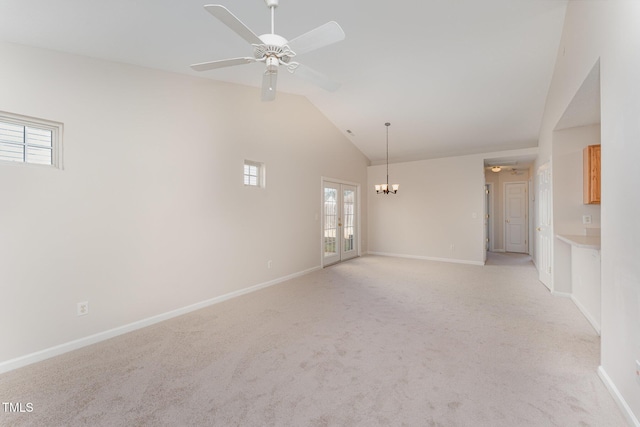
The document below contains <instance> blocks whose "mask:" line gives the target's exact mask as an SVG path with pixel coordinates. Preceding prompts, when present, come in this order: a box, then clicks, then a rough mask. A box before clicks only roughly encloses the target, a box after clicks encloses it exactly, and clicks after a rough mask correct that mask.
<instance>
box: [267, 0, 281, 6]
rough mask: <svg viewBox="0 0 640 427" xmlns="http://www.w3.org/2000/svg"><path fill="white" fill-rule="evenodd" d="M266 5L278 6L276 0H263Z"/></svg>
mask: <svg viewBox="0 0 640 427" xmlns="http://www.w3.org/2000/svg"><path fill="white" fill-rule="evenodd" d="M264 2H265V3H266V4H267V6H268V7H278V0H264Z"/></svg>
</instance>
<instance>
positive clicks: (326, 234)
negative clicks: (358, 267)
mask: <svg viewBox="0 0 640 427" xmlns="http://www.w3.org/2000/svg"><path fill="white" fill-rule="evenodd" d="M322 192H323V194H322V196H323V200H322V212H323V215H322V248H323V259H322V265H329V264H333V263H336V262H339V261H344V260H347V259H349V258H353V257H355V256H357V255H358V242H359V238H358V188H357V187H356V186H355V185H351V184H344V183H339V182H331V181H323V186H322Z"/></svg>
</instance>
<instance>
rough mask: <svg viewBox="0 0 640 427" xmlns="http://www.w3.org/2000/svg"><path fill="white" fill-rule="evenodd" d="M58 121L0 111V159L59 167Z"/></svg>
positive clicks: (60, 128) (59, 132)
mask: <svg viewBox="0 0 640 427" xmlns="http://www.w3.org/2000/svg"><path fill="white" fill-rule="evenodd" d="M61 134H62V124H61V123H54V122H49V121H45V120H40V119H34V118H31V117H24V116H18V115H14V114H9V113H4V112H0V160H2V161H8V162H17V163H32V164H39V165H49V166H55V167H61V161H60V160H61V156H60V146H61V142H60V139H61Z"/></svg>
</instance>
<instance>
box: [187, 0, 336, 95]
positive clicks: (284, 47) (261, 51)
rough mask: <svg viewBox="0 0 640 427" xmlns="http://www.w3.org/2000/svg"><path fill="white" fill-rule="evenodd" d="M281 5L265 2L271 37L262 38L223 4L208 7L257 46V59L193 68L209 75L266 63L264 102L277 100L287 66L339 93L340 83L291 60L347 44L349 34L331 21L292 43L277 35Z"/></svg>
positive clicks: (224, 60) (198, 65)
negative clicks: (276, 18) (281, 74)
mask: <svg viewBox="0 0 640 427" xmlns="http://www.w3.org/2000/svg"><path fill="white" fill-rule="evenodd" d="M278 1H279V0H265V3H266V4H267V6H268V7H269V8H270V9H271V33H270V34H263V35H261V36H257V35H256V34H255V33H254V32H253V31H251V30H250V29H249V28H248V27H247V26H246V25H244V23H242V21H240V20H239V19H238V18H236V16H235V15H234V14H233V13H231V12H230V11H229V10H228V9H227V8H226V7H224V6H222V5H219V4H208V5H206V6H205V7H204V8H205V9H206V10H207V12H209V13H210V14H212V15H213V16H215V17H216V18H218V19H219V20H220V21H221V22H222V23H223V24H225V25H226V26H227V27H229V28H230V29H231V30H233V31H234V32H235V33H236V34H238V35H239V36H240V37H242V38H243V39H245V40H246V41H248V42H249V43H250V44H251V45H252V46H253V57H251V56H247V57H240V58H231V59H223V60H220V61H211V62H202V63H199V64H193V65H191V68H192V69H194V70H195V71H206V70H213V69H216V68H223V67H231V66H234V65H242V64H249V63H252V62H264V63H265V66H266V69H265V71H264V74H263V76H262V100H263V101H273V100H274V99H275V97H276V83H277V78H278V67H279V66H280V65H282V66H284V67H285V68H286V69H287V70H288V71H289V72H290V73H295V74H297V75H299V76H300V77H302V78H305V79H307V80H308V81H310V82H312V83H314V84H316V85H317V86H320V87H321V88H323V89H325V90H328V91H334V90H336V89H338V87H339V86H340V84H339V83H336V82H333V81H331V80H329V79H328V78H327V77H326V76H324V75H323V74H321V73H319V72H317V71H315V70H313V69H312V68H309V67H307V66H304V65H302V64H300V63H298V62H294V61H292V60H291V59H292V58H294V57H295V56H297V55H301V54H303V53H307V52H310V51H312V50H315V49H319V48H321V47H324V46H327V45H330V44H333V43H336V42H339V41H341V40H344V38H345V34H344V31H343V30H342V28H340V25H338V24H337V23H336V22H334V21H330V22H327V23H326V24H324V25H321V26H319V27H317V28H315V29H313V30H311V31H309V32H307V33H304V34H302V35H301V36H298V37H296V38H294V39H292V40H287V39H285V38H284V37H282V36H279V35H277V34H276V33H275V28H274V11H275V8H276V7H277V6H278Z"/></svg>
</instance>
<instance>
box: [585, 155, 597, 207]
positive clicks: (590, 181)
mask: <svg viewBox="0 0 640 427" xmlns="http://www.w3.org/2000/svg"><path fill="white" fill-rule="evenodd" d="M582 163H583V166H582V173H583V191H582V201H583V203H584V204H585V205H599V204H600V144H598V145H589V146H587V147H584V150H582Z"/></svg>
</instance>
